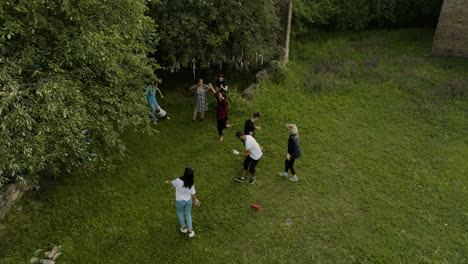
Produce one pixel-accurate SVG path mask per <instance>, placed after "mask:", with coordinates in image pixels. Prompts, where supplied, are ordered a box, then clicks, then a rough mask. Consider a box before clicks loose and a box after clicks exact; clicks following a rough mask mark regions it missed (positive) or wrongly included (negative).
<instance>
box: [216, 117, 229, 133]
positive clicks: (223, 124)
mask: <svg viewBox="0 0 468 264" xmlns="http://www.w3.org/2000/svg"><path fill="white" fill-rule="evenodd" d="M227 120H228V119H227V118H224V119H221V120H217V121H218V124H217V127H218V135H219V136H222V135H223V130H224V129H225V128H226V123H227Z"/></svg>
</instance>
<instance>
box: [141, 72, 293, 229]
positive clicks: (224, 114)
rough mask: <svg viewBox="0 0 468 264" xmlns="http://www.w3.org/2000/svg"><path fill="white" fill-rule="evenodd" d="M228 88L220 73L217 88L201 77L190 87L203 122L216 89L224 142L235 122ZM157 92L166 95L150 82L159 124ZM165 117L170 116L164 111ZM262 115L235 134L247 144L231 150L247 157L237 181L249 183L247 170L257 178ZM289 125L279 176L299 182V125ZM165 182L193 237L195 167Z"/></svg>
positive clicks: (149, 93)
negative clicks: (230, 121)
mask: <svg viewBox="0 0 468 264" xmlns="http://www.w3.org/2000/svg"><path fill="white" fill-rule="evenodd" d="M228 89H229V87H228V85H227V83H226V81H225V79H224V76H223V75H220V76H219V77H218V80H217V82H216V90H215V89H214V87H213V86H212V84H211V83H208V84H204V83H203V80H202V79H200V80H199V81H198V83H197V84H195V85H193V86H191V87H190V88H189V90H190V91H191V92H192V93H193V94H194V105H195V106H194V111H193V118H192V122H195V121H196V119H197V115H198V113H200V121H203V120H204V118H205V112H207V111H208V102H207V93H208V92H209V91H211V92H213V94H214V97H215V98H216V102H217V103H216V119H217V129H218V135H219V142H222V141H223V139H224V137H223V130H224V129H225V128H230V127H233V125H232V124H227V120H228V109H227V107H228V105H229V101H228V99H227V97H228ZM156 91H158V92H159V94H160V96H161V98H163V95H162V93H161V90H159V88H158V87H157V83H154V84H153V85H152V86H151V87H150V85H148V87H147V89H146V91H145V93H146V94H147V96H148V105H149V107H150V108H151V110H152V112H153V120H156V123H157V115H160V113H161V112H162V111H164V110H162V108H161V107H160V106H159V105H158V104H157V101H156V100H155V99H154V100H153V97H155V94H156ZM150 97H151V98H150ZM158 110H159V111H158ZM161 110H162V111H161ZM160 116H161V115H160ZM162 117H164V118H168V117H167V114H166V112H165V111H164V115H162ZM260 118H261V114H260V113H258V112H257V113H254V114H253V116H252V117H251V118H250V119H247V120H246V121H245V124H244V131H238V132H237V133H236V137H237V138H239V139H240V140H241V142H242V143H243V145H244V147H245V151H243V152H240V151H237V150H233V151H232V153H233V154H235V155H241V156H245V159H244V162H243V165H242V168H243V173H242V175H241V176H240V177H237V178H234V179H235V180H236V181H237V182H246V181H247V179H246V177H247V173H250V174H251V177H250V179H249V183H250V184H253V183H255V181H256V179H257V178H256V173H257V169H256V167H257V164H258V163H259V161H260V159H261V158H262V156H263V152H264V148H263V147H261V146H260V145H259V144H258V142H257V140H256V139H255V131H257V130H261V127H259V126H256V123H257V122H258V121H259V120H260ZM286 128H287V129H288V131H289V138H288V151H287V153H286V159H285V161H284V168H285V169H284V172H281V173H279V175H280V176H283V177H288V176H289V172H291V174H292V176H291V177H289V181H291V182H297V181H298V180H299V179H298V177H297V175H296V171H295V169H294V162H295V160H296V159H298V158H299V157H300V156H301V146H300V141H299V133H298V128H297V126H296V125H295V124H286ZM165 183H166V184H169V185H172V186H173V187H174V188H175V196H176V209H177V215H178V218H179V221H180V225H181V227H180V232H182V233H188V236H189V237H194V236H195V232H194V231H193V226H192V215H191V208H192V205H193V204H195V205H196V206H200V201H199V200H198V199H197V198H196V196H195V194H196V191H195V180H194V170H193V169H192V168H190V167H187V168H185V171H184V175H183V176H182V177H180V178H177V179H175V180H172V181H166V182H165Z"/></svg>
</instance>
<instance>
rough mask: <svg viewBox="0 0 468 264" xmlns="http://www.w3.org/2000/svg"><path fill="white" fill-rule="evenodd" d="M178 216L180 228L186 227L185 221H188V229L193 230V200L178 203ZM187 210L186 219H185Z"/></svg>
mask: <svg viewBox="0 0 468 264" xmlns="http://www.w3.org/2000/svg"><path fill="white" fill-rule="evenodd" d="M175 205H176V208H177V216H178V217H179V221H180V226H185V225H186V224H185V219H186V220H187V228H188V229H192V200H191V199H190V200H188V201H176V203H175ZM184 209H185V219H184Z"/></svg>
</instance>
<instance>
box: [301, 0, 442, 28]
mask: <svg viewBox="0 0 468 264" xmlns="http://www.w3.org/2000/svg"><path fill="white" fill-rule="evenodd" d="M293 2H294V26H295V30H296V32H304V31H307V30H310V29H311V28H313V27H317V26H324V25H326V26H327V27H328V28H331V29H340V30H365V29H376V28H395V27H410V26H435V25H436V24H437V19H438V17H439V13H440V8H441V6H442V0H430V1H427V0H414V1H407V0H294V1H293Z"/></svg>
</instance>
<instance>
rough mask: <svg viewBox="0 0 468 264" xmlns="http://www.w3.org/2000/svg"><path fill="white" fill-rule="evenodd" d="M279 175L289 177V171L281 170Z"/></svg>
mask: <svg viewBox="0 0 468 264" xmlns="http://www.w3.org/2000/svg"><path fill="white" fill-rule="evenodd" d="M279 176H281V177H288V173H287V172H281V173H280V174H279Z"/></svg>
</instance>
